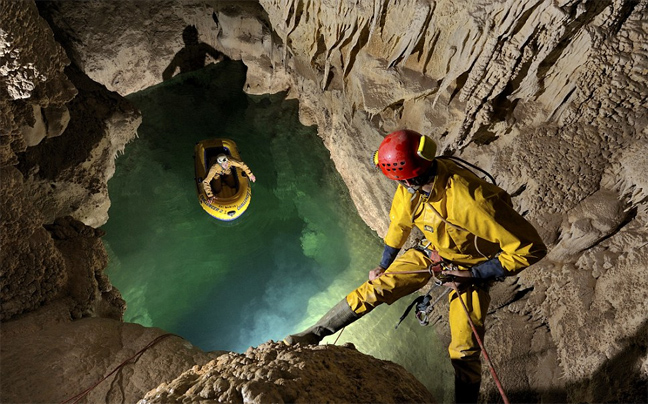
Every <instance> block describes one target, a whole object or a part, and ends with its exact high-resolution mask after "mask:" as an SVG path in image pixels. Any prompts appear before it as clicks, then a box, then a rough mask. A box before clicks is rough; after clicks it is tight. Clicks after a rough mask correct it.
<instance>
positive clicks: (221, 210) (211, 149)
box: [194, 139, 252, 221]
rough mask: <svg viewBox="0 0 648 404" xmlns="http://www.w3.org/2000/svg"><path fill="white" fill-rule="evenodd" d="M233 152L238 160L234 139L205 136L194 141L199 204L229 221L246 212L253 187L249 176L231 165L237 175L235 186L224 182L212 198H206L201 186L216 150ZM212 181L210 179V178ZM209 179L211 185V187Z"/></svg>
mask: <svg viewBox="0 0 648 404" xmlns="http://www.w3.org/2000/svg"><path fill="white" fill-rule="evenodd" d="M221 153H223V154H226V155H228V156H232V157H234V158H235V159H237V160H241V156H240V155H239V152H238V148H237V147H236V143H234V141H233V140H230V139H206V140H201V141H200V142H198V143H196V147H195V149H194V164H195V166H196V177H195V180H196V191H197V192H198V200H199V201H200V206H202V208H203V209H204V210H205V212H207V213H209V214H210V215H211V216H213V217H215V218H216V219H219V220H224V221H232V220H234V219H236V218H238V217H239V216H241V215H242V214H243V212H245V210H246V209H247V208H248V206H249V205H250V198H251V197H252V190H251V189H250V180H249V179H248V177H247V175H246V174H245V172H243V171H242V170H240V169H238V168H235V167H232V171H233V172H234V174H235V175H234V176H235V178H236V187H235V188H230V187H228V186H227V185H225V184H223V187H222V190H221V192H219V193H218V194H214V197H215V200H214V201H212V202H209V201H208V200H207V195H206V194H205V190H204V189H203V186H202V182H203V179H204V178H205V176H206V175H207V173H208V172H209V167H210V166H211V165H210V162H212V161H213V160H215V158H216V156H217V155H219V154H221ZM212 181H213V180H212ZM213 186H214V185H213V183H212V187H213Z"/></svg>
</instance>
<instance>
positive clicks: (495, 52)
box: [0, 0, 648, 402]
mask: <svg viewBox="0 0 648 404" xmlns="http://www.w3.org/2000/svg"><path fill="white" fill-rule="evenodd" d="M458 4H459V3H457V2H456V1H452V0H439V1H428V0H404V1H398V2H397V1H394V0H386V1H373V2H370V1H366V2H359V1H350V0H349V1H338V2H326V1H304V0H287V1H283V0H282V1H276V0H260V1H259V2H258V3H257V2H237V1H231V2H227V1H225V2H223V1H216V0H211V1H210V0H205V1H198V0H186V1H172V0H166V1H160V2H154V3H153V2H84V3H78V2H65V1H61V2H51V3H41V4H39V7H40V9H41V10H40V11H41V13H42V14H43V15H44V16H46V17H47V19H48V21H50V24H51V27H52V28H51V29H52V30H53V31H54V32H56V35H57V41H58V42H59V43H60V44H61V45H62V46H63V47H65V49H66V51H67V57H66V54H65V53H64V52H63V50H62V48H61V45H59V43H57V41H55V40H54V38H53V35H52V31H51V30H50V27H49V26H48V24H47V23H46V22H45V21H44V20H43V19H41V18H40V17H39V16H38V12H37V9H36V6H35V5H34V4H33V3H32V2H31V1H26V0H24V1H18V2H15V1H7V0H4V1H2V2H0V14H1V15H3V18H2V21H1V23H0V41H1V42H0V43H2V44H3V46H2V47H0V77H1V78H2V79H1V83H2V86H0V92H1V95H2V96H1V98H0V108H1V109H2V114H1V118H0V120H1V121H0V122H1V123H2V133H1V139H2V143H1V145H2V146H1V148H0V162H1V165H0V169H1V170H2V171H1V174H2V199H1V200H0V203H1V205H0V206H1V209H2V217H1V218H0V220H1V221H2V232H1V233H0V242H1V244H0V245H1V249H0V254H1V257H2V258H1V260H0V261H1V262H2V271H3V272H2V277H1V279H2V286H1V290H2V319H3V321H6V322H5V323H3V328H2V333H3V334H2V337H3V343H2V355H3V357H2V359H3V361H2V362H3V363H2V369H1V370H2V378H1V379H2V392H3V395H4V394H5V391H9V390H7V387H6V386H7V383H11V380H14V378H15V377H16V375H17V373H15V372H16V371H15V369H11V368H10V367H8V366H7V365H6V363H7V361H6V360H5V358H9V357H11V358H15V357H16V356H11V355H15V354H14V352H15V351H13V350H14V349H18V350H20V349H27V348H26V347H25V346H21V345H19V344H18V343H16V342H15V341H14V339H10V341H11V343H10V344H7V343H5V342H4V341H7V338H13V337H15V336H17V335H21V334H20V333H21V332H23V331H20V330H21V327H24V329H25V330H27V331H24V332H31V334H32V335H35V336H38V335H50V336H52V338H53V339H54V340H56V338H64V335H65V334H66V333H67V332H70V333H72V332H74V331H73V329H77V328H80V327H81V325H80V324H90V323H96V324H99V325H98V326H97V327H100V322H102V321H104V322H106V323H105V324H110V325H109V326H108V325H106V327H109V328H110V329H120V330H121V331H119V332H117V331H115V338H114V339H113V340H112V341H113V342H108V341H107V340H106V342H105V343H106V344H117V346H119V345H120V344H122V341H125V342H123V343H124V346H125V348H126V349H127V350H128V351H129V352H131V351H132V352H135V351H136V350H137V349H136V347H137V346H141V344H139V345H138V344H136V343H135V342H136V341H135V340H133V339H132V338H130V337H128V336H127V335H126V331H124V330H125V329H127V328H129V327H131V325H123V324H121V323H119V322H118V320H108V319H105V318H103V319H102V318H86V317H97V316H98V317H109V318H113V319H114V318H119V314H118V313H120V310H122V308H123V307H122V306H123V302H121V301H120V298H119V296H118V293H117V292H116V291H114V290H112V289H111V287H110V285H109V282H107V280H105V279H104V278H103V277H102V275H101V271H102V265H105V257H103V256H102V252H101V251H102V250H101V247H99V246H98V244H99V238H98V237H100V234H98V233H97V232H96V231H95V230H94V229H93V228H94V227H98V226H100V225H101V224H102V223H103V222H104V221H105V220H106V219H107V216H106V212H107V206H108V204H109V200H108V196H107V193H106V186H105V184H106V181H107V180H108V179H109V178H110V176H111V175H112V173H113V170H114V165H113V159H114V156H115V154H116V153H118V152H119V151H120V150H121V149H122V148H123V147H124V144H125V143H126V142H128V141H129V139H130V138H132V137H133V136H134V133H135V128H136V127H137V125H138V122H139V116H138V113H137V111H135V110H134V109H133V108H132V107H130V106H129V105H128V103H127V102H126V101H124V100H123V98H121V97H120V96H119V95H122V96H123V95H126V94H129V93H131V92H133V91H137V90H141V89H143V88H146V87H148V86H151V85H153V84H156V83H158V82H159V81H160V78H161V73H162V71H163V70H164V68H165V66H166V63H168V61H169V60H171V58H172V56H173V55H174V54H175V52H176V51H178V50H179V49H180V48H181V47H182V43H181V37H180V33H181V32H182V29H183V28H184V27H185V26H186V25H189V24H193V25H195V26H196V27H197V28H198V31H199V32H200V35H201V38H202V39H203V40H205V41H206V42H208V43H210V44H212V45H213V46H215V47H216V48H217V49H219V50H220V51H223V52H224V53H225V54H227V55H228V56H230V57H231V58H233V59H237V60H242V61H243V62H244V63H245V64H246V65H247V66H248V78H247V83H246V85H245V88H244V90H245V91H248V92H250V93H257V94H258V93H267V92H277V91H281V90H286V91H288V93H289V95H290V96H291V97H295V98H298V99H299V103H300V119H301V120H302V122H303V123H305V124H308V125H310V124H316V125H317V127H318V132H319V134H320V136H321V138H322V140H323V142H324V144H325V145H326V146H327V147H328V148H329V150H330V151H331V158H332V159H333V161H334V163H335V165H336V168H337V169H338V171H339V172H340V174H341V175H342V177H343V178H344V180H345V182H346V184H347V185H348V187H349V190H350V192H351V196H352V198H353V201H354V203H355V204H356V206H357V207H358V211H359V212H360V214H361V215H362V217H363V219H364V220H365V221H366V222H367V224H368V225H369V226H371V227H372V228H373V229H375V230H376V231H377V233H378V234H379V235H382V234H383V233H384V231H385V229H386V226H387V220H388V219H387V215H386V212H387V210H388V207H389V203H390V200H391V195H392V193H393V190H394V184H392V183H390V182H389V181H387V180H386V179H384V178H382V177H381V176H378V175H376V174H375V171H373V168H372V167H371V165H370V161H369V160H370V159H369V158H368V157H367V156H370V155H371V154H372V153H373V151H374V150H375V149H376V148H377V146H378V144H379V142H380V140H381V139H382V137H383V136H384V135H385V134H386V133H388V132H390V131H391V130H394V129H397V128H402V127H408V128H411V129H415V130H418V131H420V132H423V133H426V134H428V135H430V136H431V137H432V138H434V139H435V140H437V142H438V143H439V149H440V151H441V153H443V154H453V155H457V156H460V157H462V158H465V159H467V160H469V161H472V162H474V163H477V164H478V165H480V166H481V167H482V168H485V169H487V170H488V171H490V172H491V173H492V174H494V175H495V177H496V179H497V181H498V183H499V185H500V186H502V187H503V188H504V189H506V190H508V191H509V192H510V193H511V194H512V195H513V197H514V198H513V199H514V203H515V204H516V207H517V208H518V209H519V211H520V212H522V213H523V214H524V215H525V216H526V217H527V218H528V219H529V220H530V221H531V222H532V223H534V225H536V227H537V228H538V230H539V231H540V233H541V235H542V236H543V237H544V239H545V241H546V242H547V245H548V246H549V247H550V252H549V255H548V256H547V258H546V259H544V260H543V261H542V262H540V263H539V264H537V265H535V266H533V267H531V268H529V269H527V270H525V271H524V272H522V273H521V274H520V276H519V277H516V278H514V279H507V281H506V282H503V283H500V284H498V285H497V286H496V287H495V288H494V290H493V293H492V295H493V302H492V313H491V316H490V318H489V323H488V327H489V329H488V331H487V344H489V350H490V354H491V356H492V357H495V358H499V359H498V362H499V363H500V367H499V369H498V370H499V373H500V377H501V378H502V381H503V383H504V384H505V385H507V386H509V389H510V390H509V395H510V397H511V398H512V400H513V401H527V402H528V401H554V402H556V401H589V402H592V401H594V402H602V401H624V402H645V401H646V400H647V399H648V396H647V394H648V393H647V380H648V354H647V353H646V352H647V349H646V348H647V346H648V337H647V335H648V332H647V331H648V329H647V327H648V321H647V316H646V313H647V312H648V310H647V309H648V278H647V277H646V276H645V274H644V270H645V269H646V268H647V267H648V230H647V229H648V225H647V222H648V207H647V206H648V204H647V202H648V184H647V183H646V181H647V180H646V176H645V174H644V173H645V171H646V169H648V157H646V156H647V153H646V151H647V150H648V129H647V127H648V118H647V117H648V114H647V113H646V112H647V106H648V103H647V99H648V89H647V87H646V86H647V80H646V77H647V74H646V72H647V71H648V49H646V45H645V44H646V43H648V34H647V32H648V23H647V21H648V18H646V17H647V16H648V10H647V7H648V2H646V1H645V0H609V1H588V0H564V1H532V0H522V1H518V0H510V1H501V2H491V1H481V0H471V1H466V2H461V5H458ZM4 16H9V17H8V18H6V17H4ZM68 57H69V58H70V59H71V61H72V62H73V63H72V64H71V65H70V66H69V67H68V68H67V69H65V66H66V65H67V64H68V63H69V61H68ZM64 69H65V70H64ZM95 82H96V83H95ZM97 83H99V84H97ZM77 93H78V94H77ZM88 117H93V118H92V119H90V118H88ZM95 117H96V118H95ZM80 122H83V124H82V123H80ZM66 216H70V217H69V218H66ZM43 224H47V226H43ZM81 251H83V253H82V252H81ZM83 277H87V278H84V279H85V281H81V282H80V283H77V281H78V280H80V279H81V278H83ZM71 279H75V281H74V282H71V281H70V280H71ZM73 285H74V287H73ZM76 285H81V286H80V287H76ZM41 306H42V308H41V309H39V307H41ZM37 309H38V310H37ZM43 310H48V311H47V313H49V314H48V315H47V316H45V315H43V314H41V315H40V316H41V317H39V318H42V319H46V318H48V319H50V320H48V321H46V322H45V323H51V326H50V327H48V328H47V329H45V328H44V327H45V326H44V325H39V327H40V328H35V327H33V326H31V325H29V324H30V323H29V322H28V321H30V320H28V319H30V318H32V316H37V315H39V313H42V312H43ZM446 311H447V310H446V308H444V307H443V306H441V307H439V309H438V313H437V317H438V319H439V320H438V321H439V322H440V323H443V322H445V321H446V319H445V312H446ZM30 312H31V313H30ZM24 313H29V314H24ZM54 313H56V314H54ZM81 317H83V319H82V320H78V321H71V319H78V318H81ZM10 319H13V320H11V321H7V320H10ZM23 324H24V325H23ZM101 324H103V323H101ZM442 328H443V327H440V329H442ZM10 329H11V332H12V333H8V332H9V331H8V330H10ZM446 329H447V327H446ZM30 330H31V331H30ZM54 332H57V333H60V334H57V335H59V337H53V334H48V333H54ZM87 332H88V335H93V334H92V333H93V332H96V331H92V327H89V328H88V331H87ZM138 332H143V331H138ZM146 332H150V331H146ZM149 335H150V336H153V334H149ZM160 345H161V347H160V348H159V349H162V347H163V345H162V343H161V344H160ZM178 345H182V344H178ZM41 349H45V348H41ZM60 349H62V350H64V349H65V348H64V347H62V348H60ZM111 349H113V348H111ZM174 349H176V351H178V352H179V355H180V356H183V357H185V358H187V359H186V360H184V362H182V363H177V364H175V365H174V366H173V369H169V371H168V372H165V373H154V372H152V373H151V374H149V375H148V376H147V379H146V382H143V383H141V384H139V385H137V386H135V385H134V383H130V382H125V383H126V384H125V386H126V387H124V389H123V390H124V393H123V394H126V395H127V396H128V397H129V398H130V397H136V396H137V394H139V393H142V394H141V397H143V395H144V394H143V393H144V392H145V391H147V389H148V390H151V389H153V388H154V387H155V386H157V385H158V384H160V383H163V382H164V383H167V385H166V387H165V386H161V387H160V388H159V389H158V390H157V392H153V391H152V392H151V393H149V395H147V400H149V399H151V400H152V399H153V397H156V394H158V397H163V396H164V394H167V395H166V396H164V397H168V398H169V399H174V400H190V399H191V398H187V397H188V396H186V395H185V396H183V397H181V396H182V395H184V394H185V393H186V392H189V391H193V392H196V393H198V390H202V391H205V392H206V394H207V393H209V394H216V393H215V390H209V389H205V388H204V387H205V386H206V385H207V384H206V381H205V377H206V376H205V375H207V374H211V373H210V372H212V371H215V370H213V369H217V370H218V372H221V373H222V374H225V373H227V372H228V371H229V370H227V367H222V368H218V367H217V366H216V365H217V364H218V363H222V361H223V360H225V359H222V358H223V357H221V359H219V360H220V361H221V362H219V360H216V362H212V363H211V364H208V365H206V366H203V367H198V368H193V369H191V370H189V371H187V372H186V373H185V374H184V375H183V376H181V377H180V379H176V380H175V381H173V382H171V380H172V378H173V377H175V376H172V375H176V376H177V375H179V374H180V373H181V372H182V371H184V370H186V369H188V368H190V367H191V365H193V364H195V365H199V366H202V365H204V364H207V363H208V362H209V361H210V360H212V359H214V358H213V354H209V353H195V352H194V351H193V350H192V349H193V348H191V347H184V348H181V349H178V348H177V347H175V348H174ZM257 349H258V352H251V353H249V355H248V353H246V355H245V357H246V358H248V359H245V361H248V360H250V361H254V360H262V359H261V358H262V357H263V355H266V354H268V353H267V350H268V349H270V350H271V349H272V348H271V345H268V346H266V345H264V346H262V347H258V348H257ZM279 351H280V350H279ZM325 351H326V350H325ZM326 352H329V351H326ZM331 352H337V351H331ZM316 353H317V351H313V352H308V353H305V355H315V354H316ZM33 355H37V354H36V353H34V354H33ZM210 355H211V356H212V357H210ZM230 355H231V358H230V360H231V361H236V360H239V359H241V358H242V357H243V356H240V357H238V356H237V355H233V356H232V354H230ZM352 355H355V353H353V354H352ZM61 357H65V356H64V355H62V356H61ZM305 357H307V356H305ZM31 358H33V357H31ZM31 358H30V357H28V358H27V359H25V358H23V359H22V360H23V361H24V362H23V363H24V364H25V365H26V366H34V367H35V368H36V367H37V366H38V365H37V362H36V361H32V359H31ZM250 358H254V359H250ZM192 360H195V363H193V364H191V361H192ZM368 361H369V359H368ZM225 362H227V360H225ZM503 363H504V364H505V366H503V365H501V364H503ZM111 365H114V364H113V363H108V362H105V363H104V364H103V365H102V366H103V367H102V368H101V369H99V370H97V371H96V372H95V373H96V374H95V375H94V376H95V378H96V377H98V376H100V375H102V374H105V373H106V372H105V371H106V370H110V369H111ZM61 366H63V365H61ZM215 366H216V367H215ZM223 366H224V365H223ZM212 368H213V369H212ZM172 370H173V371H176V373H173V372H172ZM68 371H70V372H72V371H73V370H72V369H70V370H68ZM80 372H84V371H83V370H80ZM32 373H36V374H39V373H38V372H37V369H33V371H32ZM261 373H263V372H261ZM40 374H43V373H42V372H41V373H40ZM69 374H70V375H71V374H72V373H69ZM158 377H159V378H158ZM263 377H264V376H263V375H261V374H260V375H259V378H260V379H259V380H261V379H262V378H263ZM156 378H158V379H156ZM162 378H164V380H162ZM219 380H220V379H219ZM273 380H277V379H273ZM189 381H191V383H189ZM275 383H276V382H275ZM180 385H182V386H184V387H183V389H184V388H185V387H186V390H184V391H183V392H182V393H179V392H178V393H172V392H170V390H169V389H168V388H167V387H168V386H180ZM190 385H191V386H193V387H191V388H190ZM21 386H22V385H20V384H17V385H16V387H15V389H13V390H11V392H12V394H13V395H12V396H11V399H15V400H19V399H20V397H25V394H27V396H28V392H29V390H28V389H27V387H24V389H25V390H22V391H21V388H22V387H21ZM77 387H80V386H77ZM210 388H212V389H214V388H215V387H211V386H210ZM242 391H243V390H242V389H241V390H237V392H238V393H237V394H241V396H240V397H243V396H245V397H250V400H251V401H254V400H262V398H260V397H261V396H260V395H259V394H261V393H249V395H245V394H243V393H242ZM246 391H248V390H246ZM250 391H251V390H250ZM273 391H275V392H277V391H278V390H273ZM210 392H211V393H210ZM482 393H483V394H484V395H485V397H486V399H487V400H489V401H493V400H495V399H496V396H497V390H496V389H495V386H494V384H493V383H492V380H491V378H490V376H489V375H488V370H487V368H486V367H485V368H484V384H483V386H482ZM21 394H22V395H21ZM98 394H99V393H98ZM102 394H104V396H95V398H97V397H108V396H105V394H106V393H105V390H104V391H103V393H102ZM173 394H177V395H176V396H174V395H173ZM219 394H220V393H219ZM232 394H233V393H232ZM246 394H248V393H246ZM268 394H274V393H268ZM276 394H280V395H281V396H280V397H281V398H282V399H284V400H288V401H290V397H292V396H290V395H289V394H288V395H285V394H287V393H286V392H285V391H284V392H278V393H276ZM216 396H217V395H216ZM216 396H214V397H216ZM110 397H112V396H110ZM232 397H233V396H232ZM236 397H237V400H238V399H239V398H240V397H239V396H236ZM252 397H257V398H256V399H252ZM272 397H273V398H272V399H271V400H270V401H273V400H274V398H275V397H279V396H272ZM312 397H315V396H312ZM340 397H342V396H340ZM345 397H346V396H345ZM360 397H364V396H358V400H360V399H361V398H360ZM397 397H399V396H398V395H394V396H390V397H387V396H385V397H384V398H382V399H381V401H385V402H390V401H392V402H396V401H397ZM49 398H50V399H52V400H58V399H62V397H54V396H52V397H49ZM242 399H243V398H241V400H242ZM349 400H353V397H349ZM3 401H4V400H3ZM277 401H279V399H278V398H277Z"/></svg>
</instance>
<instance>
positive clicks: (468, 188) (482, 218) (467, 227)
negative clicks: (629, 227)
mask: <svg viewBox="0 0 648 404" xmlns="http://www.w3.org/2000/svg"><path fill="white" fill-rule="evenodd" d="M435 164H436V174H435V177H434V183H433V187H432V191H431V192H430V194H429V195H422V194H421V193H416V194H415V195H412V194H410V193H409V192H408V191H407V189H406V188H405V187H403V186H402V185H399V186H398V189H397V190H396V194H395V196H394V199H393V202H392V207H391V211H390V220H391V222H390V225H389V230H388V232H387V235H386V236H385V239H384V241H385V244H386V245H387V246H390V247H393V248H396V249H400V248H401V247H402V246H403V245H404V244H405V242H406V240H407V238H408V236H409V235H410V232H411V230H412V228H413V227H414V226H416V227H417V228H419V229H420V230H421V231H422V232H423V234H424V235H425V238H426V239H427V241H428V242H429V243H430V248H434V249H436V250H437V251H438V253H439V255H440V256H441V257H442V258H443V259H445V260H446V261H449V262H452V263H454V264H456V265H458V266H459V268H460V269H465V270H468V269H470V267H473V266H476V265H478V264H480V263H483V262H485V261H487V260H489V259H493V258H497V259H498V260H499V263H500V264H501V267H502V268H503V269H504V271H505V272H506V275H513V274H515V273H518V272H519V271H521V270H522V269H524V268H526V267H527V266H529V265H532V264H533V263H535V262H537V261H539V260H540V259H541V258H542V257H544V255H545V254H546V247H545V245H544V243H543V242H542V240H541V238H540V236H539V235H538V233H537V231H536V230H535V229H534V228H533V226H532V225H531V224H529V223H528V222H527V221H526V220H525V219H524V218H523V217H522V216H521V215H520V214H518V213H517V212H516V211H515V210H514V209H513V207H512V204H511V198H510V196H509V195H508V194H507V193H506V192H505V191H503V190H502V189H500V188H499V187H497V186H495V185H493V184H490V183H488V182H486V181H484V180H482V179H480V178H478V177H477V176H476V175H474V174H473V173H472V172H470V171H468V170H465V169H463V168H461V167H459V166H458V165H457V164H456V163H454V162H452V161H450V160H446V159H437V160H436V162H435ZM430 263H431V261H430V258H429V257H428V256H427V255H426V254H425V253H423V252H422V251H420V250H417V249H409V250H407V251H406V252H405V253H404V254H403V255H401V256H400V257H398V258H396V259H395V260H394V261H393V263H392V264H391V265H390V266H389V268H387V270H386V271H385V274H383V275H382V276H380V277H379V278H377V279H375V280H372V281H367V282H365V283H364V284H362V285H361V286H360V287H358V288H357V289H356V290H354V291H353V292H351V293H350V294H349V295H347V298H346V300H347V303H348V304H349V306H350V307H351V309H352V310H353V311H354V312H355V313H356V314H358V315H364V314H366V313H368V312H369V311H371V310H372V309H373V308H374V307H376V306H377V305H379V304H381V303H387V304H391V303H393V302H395V301H396V300H398V299H400V298H401V297H403V296H406V295H408V294H410V293H412V292H415V291H416V290H418V289H420V288H422V287H423V286H425V285H426V283H427V282H428V281H429V279H430V277H431V275H430V274H429V273H417V274H399V272H405V271H416V270H422V269H426V268H427V267H428V266H429V265H430ZM461 296H462V298H463V300H464V303H466V306H467V307H468V310H469V312H470V316H471V318H472V320H473V322H474V324H475V326H476V328H477V330H478V332H479V333H480V334H481V335H480V338H483V334H484V319H485V316H486V313H487V311H488V305H489V303H490V297H489V294H488V290H487V285H486V284H484V283H482V284H481V285H473V286H470V287H469V288H467V289H464V290H462V293H461ZM449 299H450V313H449V321H450V332H451V335H452V341H451V343H450V346H449V352H450V359H451V361H452V364H453V366H454V368H455V374H456V376H457V377H458V378H459V379H461V380H462V381H463V382H465V383H477V382H479V381H480V380H481V360H480V358H479V354H480V348H479V345H478V343H477V341H476V339H475V337H474V336H473V333H472V330H471V327H470V324H469V322H468V320H467V317H466V313H465V311H464V309H463V307H462V306H461V302H460V301H458V300H457V294H456V292H455V291H452V292H451V294H450V296H449Z"/></svg>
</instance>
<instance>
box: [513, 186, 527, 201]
mask: <svg viewBox="0 0 648 404" xmlns="http://www.w3.org/2000/svg"><path fill="white" fill-rule="evenodd" d="M526 188H527V186H526V184H522V185H521V186H520V187H519V188H518V189H516V190H515V191H514V192H513V193H512V194H511V198H515V197H518V196H520V195H522V192H524V191H526Z"/></svg>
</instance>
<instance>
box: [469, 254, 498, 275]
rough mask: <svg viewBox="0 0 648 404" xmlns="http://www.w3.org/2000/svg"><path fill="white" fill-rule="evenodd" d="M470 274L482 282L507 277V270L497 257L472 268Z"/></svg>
mask: <svg viewBox="0 0 648 404" xmlns="http://www.w3.org/2000/svg"><path fill="white" fill-rule="evenodd" d="M470 273H471V274H472V277H473V278H475V279H480V280H491V279H498V278H503V277H505V276H506V270H505V269H504V267H502V264H501V263H500V260H499V259H498V258H497V257H495V258H491V259H489V260H488V261H484V262H482V263H481V264H478V265H475V266H474V267H472V268H470Z"/></svg>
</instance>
